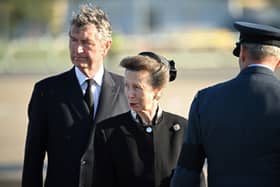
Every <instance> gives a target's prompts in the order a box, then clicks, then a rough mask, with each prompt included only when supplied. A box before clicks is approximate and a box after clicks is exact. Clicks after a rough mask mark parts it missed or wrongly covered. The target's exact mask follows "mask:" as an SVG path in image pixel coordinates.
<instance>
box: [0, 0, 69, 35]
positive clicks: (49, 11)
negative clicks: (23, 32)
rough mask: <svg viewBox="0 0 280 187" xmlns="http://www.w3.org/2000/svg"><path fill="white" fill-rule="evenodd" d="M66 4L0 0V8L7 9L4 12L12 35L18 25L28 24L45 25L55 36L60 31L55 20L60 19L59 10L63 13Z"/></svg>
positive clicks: (51, 0)
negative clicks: (6, 14)
mask: <svg viewBox="0 0 280 187" xmlns="http://www.w3.org/2000/svg"><path fill="white" fill-rule="evenodd" d="M67 3H68V0H40V1H38V0H1V2H0V7H9V9H8V11H6V12H7V13H8V14H9V15H8V16H7V17H8V19H9V26H10V31H11V32H12V33H13V32H15V29H17V28H18V25H19V24H21V23H24V22H30V23H38V24H40V25H45V26H46V28H47V29H48V30H49V32H51V34H53V35H57V34H58V33H59V32H60V30H61V28H59V27H61V25H59V24H58V23H57V20H61V19H62V18H61V17H60V16H61V14H59V11H60V10H59V8H61V12H65V11H66V9H65V5H66V6H67ZM56 5H59V6H58V7H57V6H56ZM60 22H61V21H60Z"/></svg>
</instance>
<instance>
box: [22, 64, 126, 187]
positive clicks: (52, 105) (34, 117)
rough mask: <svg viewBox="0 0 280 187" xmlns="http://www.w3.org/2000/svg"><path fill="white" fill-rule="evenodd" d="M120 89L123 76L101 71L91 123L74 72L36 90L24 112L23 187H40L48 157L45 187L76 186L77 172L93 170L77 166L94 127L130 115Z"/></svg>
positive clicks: (87, 163) (85, 163)
mask: <svg viewBox="0 0 280 187" xmlns="http://www.w3.org/2000/svg"><path fill="white" fill-rule="evenodd" d="M123 85H124V84H123V78H122V77H121V76H119V75H116V74H112V73H109V72H107V71H106V70H105V71H104V76H103V84H102V88H101V93H100V97H99V105H98V109H97V113H96V117H95V119H94V121H93V120H92V118H91V117H90V115H89V109H88V107H87V105H86V103H85V101H84V99H83V93H82V90H81V87H80V85H79V83H78V80H77V78H76V75H75V71H74V68H72V69H71V70H70V71H68V72H65V73H62V74H60V75H57V76H53V77H50V78H47V79H45V80H42V81H40V82H38V83H37V84H36V85H35V88H34V91H33V94H32V98H31V101H30V104H29V109H28V115H29V124H28V133H27V138H26V146H25V158H24V168H23V176H22V187H41V186H43V178H42V170H43V161H44V158H45V155H46V153H47V157H48V164H47V173H46V181H45V187H62V186H67V187H78V185H79V176H80V167H82V171H84V170H85V169H84V168H86V167H92V160H87V162H85V161H82V162H81V158H82V156H83V154H84V152H85V150H86V148H87V146H88V142H89V137H90V136H91V132H92V130H93V129H94V128H93V126H94V124H96V123H98V122H100V121H102V120H104V119H105V118H107V117H111V116H113V115H117V114H119V113H123V112H125V111H128V104H127V99H126V96H125V94H124V91H123V90H124V86H123ZM89 154H93V152H92V151H90V153H88V155H89ZM92 157H93V155H91V158H92ZM80 163H82V165H81V166H80ZM91 178H92V177H91Z"/></svg>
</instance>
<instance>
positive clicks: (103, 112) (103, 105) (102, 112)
mask: <svg viewBox="0 0 280 187" xmlns="http://www.w3.org/2000/svg"><path fill="white" fill-rule="evenodd" d="M119 92H120V87H119V86H118V85H116V83H115V81H114V79H113V78H112V76H111V74H110V73H109V72H108V71H106V70H105V71H104V77H103V83H102V88H101V93H100V97H99V102H98V109H97V112H96V116H95V119H94V123H95V124H96V123H98V122H100V121H102V120H103V119H105V118H106V117H107V116H109V115H110V114H111V113H112V108H113V107H112V106H114V105H115V102H116V99H117V96H118V94H119Z"/></svg>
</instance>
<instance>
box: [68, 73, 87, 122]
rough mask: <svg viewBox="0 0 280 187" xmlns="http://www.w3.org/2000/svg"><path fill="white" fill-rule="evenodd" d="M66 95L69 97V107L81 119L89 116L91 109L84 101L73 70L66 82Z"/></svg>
mask: <svg viewBox="0 0 280 187" xmlns="http://www.w3.org/2000/svg"><path fill="white" fill-rule="evenodd" d="M65 84H67V85H66V90H65V91H66V95H67V97H68V101H69V105H70V107H71V108H72V109H73V111H74V112H75V113H76V114H77V115H78V117H79V118H80V119H82V118H84V116H89V113H90V111H89V109H88V107H87V104H86V102H85V101H84V99H83V92H82V89H81V87H80V84H79V82H78V79H77V77H76V75H75V70H74V68H72V69H71V70H70V71H69V76H68V80H67V81H65Z"/></svg>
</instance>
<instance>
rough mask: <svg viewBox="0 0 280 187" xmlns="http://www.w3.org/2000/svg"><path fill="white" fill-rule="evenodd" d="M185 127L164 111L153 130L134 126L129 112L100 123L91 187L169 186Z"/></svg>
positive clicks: (182, 119)
mask: <svg viewBox="0 0 280 187" xmlns="http://www.w3.org/2000/svg"><path fill="white" fill-rule="evenodd" d="M186 126H187V120H186V119H184V118H182V117H180V116H177V115H174V114H171V113H167V112H164V111H163V113H162V116H161V118H160V120H159V121H158V123H157V124H155V125H154V126H144V125H142V124H140V123H137V122H136V121H135V120H134V119H133V118H132V116H131V113H130V112H127V113H124V114H121V115H118V116H116V117H113V118H110V119H108V120H105V121H103V122H102V123H101V124H100V125H99V126H98V129H97V131H96V142H95V143H96V147H95V148H96V149H95V152H96V162H95V163H96V172H95V173H96V180H94V182H96V183H95V184H94V185H93V186H94V187H95V186H98V187H111V186H115V187H167V186H169V182H170V177H171V175H172V170H173V169H174V167H175V166H176V163H177V160H178V158H179V153H180V150H181V147H182V143H183V134H184V129H185V127H186ZM149 128H151V129H149ZM149 130H150V131H149Z"/></svg>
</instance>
